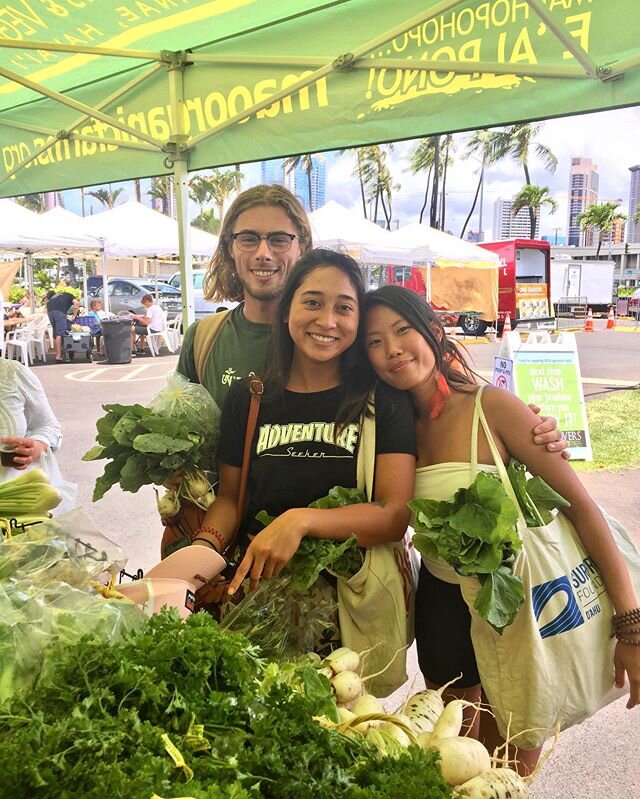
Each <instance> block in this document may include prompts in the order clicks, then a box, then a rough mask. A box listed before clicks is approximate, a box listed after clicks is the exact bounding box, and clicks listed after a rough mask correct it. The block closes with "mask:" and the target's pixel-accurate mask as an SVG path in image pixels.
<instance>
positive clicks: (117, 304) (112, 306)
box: [91, 278, 182, 319]
mask: <svg viewBox="0 0 640 799" xmlns="http://www.w3.org/2000/svg"><path fill="white" fill-rule="evenodd" d="M107 287H108V290H109V310H110V311H111V313H114V314H121V313H124V312H126V311H132V312H133V313H144V312H145V307H144V305H143V304H142V298H143V297H144V295H145V294H151V296H152V297H154V299H155V296H156V285H155V283H153V282H152V283H149V282H147V281H142V280H135V279H133V278H127V279H124V278H111V279H110V280H109V281H107ZM157 291H158V299H157V302H158V305H160V307H161V308H164V310H165V311H166V312H167V319H173V318H174V317H175V316H177V315H178V314H179V313H180V312H181V311H182V299H181V294H180V289H177V288H175V286H170V285H168V284H167V283H162V282H158V287H157ZM102 292H103V289H102V286H101V287H100V288H99V289H98V290H97V291H95V292H94V293H93V294H92V295H91V296H92V297H95V298H96V299H99V300H100V299H102Z"/></svg>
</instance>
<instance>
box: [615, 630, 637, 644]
mask: <svg viewBox="0 0 640 799" xmlns="http://www.w3.org/2000/svg"><path fill="white" fill-rule="evenodd" d="M616 638H617V639H618V641H620V643H621V644H629V646H640V638H638V639H637V640H635V639H632V638H623V636H622V635H620V633H616Z"/></svg>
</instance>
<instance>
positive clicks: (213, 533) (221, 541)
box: [193, 524, 227, 552]
mask: <svg viewBox="0 0 640 799" xmlns="http://www.w3.org/2000/svg"><path fill="white" fill-rule="evenodd" d="M201 533H209V534H210V535H211V536H213V538H215V540H216V541H217V542H218V543H219V544H220V549H219V550H218V552H224V548H225V547H226V545H227V542H226V541H225V540H224V536H223V535H222V533H221V532H220V530H216V528H215V527H211V526H210V525H208V524H203V525H202V527H200V528H199V529H198V530H197V532H196V538H194V539H193V540H194V541H196V540H197V538H199V537H200V534H201ZM201 540H203V541H207V540H208V539H207V538H201ZM209 543H211V542H210V541H209ZM214 549H217V547H214Z"/></svg>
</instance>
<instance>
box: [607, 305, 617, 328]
mask: <svg viewBox="0 0 640 799" xmlns="http://www.w3.org/2000/svg"><path fill="white" fill-rule="evenodd" d="M615 327H616V317H615V315H614V313H613V305H610V306H609V316H608V317H607V327H606V329H607V330H615Z"/></svg>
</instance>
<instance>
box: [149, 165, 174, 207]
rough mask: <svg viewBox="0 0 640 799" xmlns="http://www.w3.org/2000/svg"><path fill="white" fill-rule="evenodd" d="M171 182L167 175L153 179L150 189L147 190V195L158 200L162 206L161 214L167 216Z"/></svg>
mask: <svg viewBox="0 0 640 799" xmlns="http://www.w3.org/2000/svg"><path fill="white" fill-rule="evenodd" d="M171 181H172V178H171V177H170V176H169V175H164V176H163V177H159V178H153V181H152V183H151V188H149V189H147V195H148V196H149V197H153V199H155V200H160V202H161V204H162V213H163V214H165V215H166V216H169V212H170V210H171V209H170V208H169V204H170V199H171Z"/></svg>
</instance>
